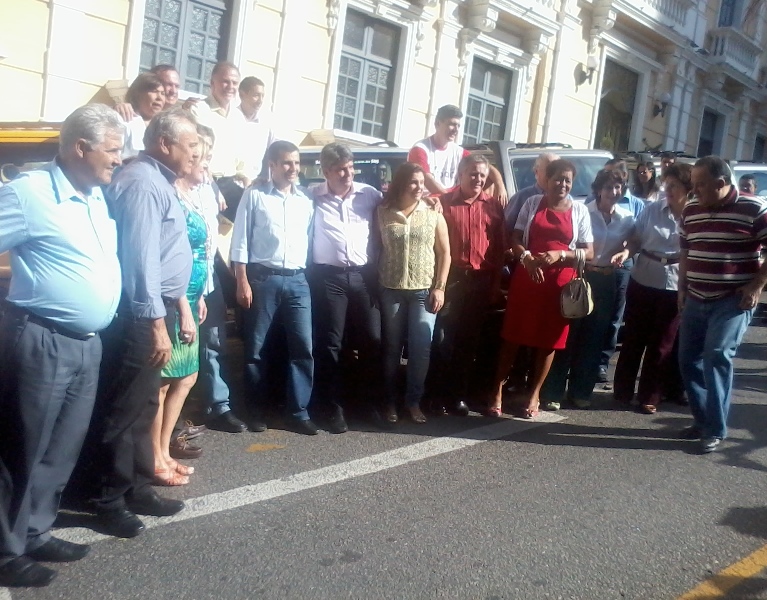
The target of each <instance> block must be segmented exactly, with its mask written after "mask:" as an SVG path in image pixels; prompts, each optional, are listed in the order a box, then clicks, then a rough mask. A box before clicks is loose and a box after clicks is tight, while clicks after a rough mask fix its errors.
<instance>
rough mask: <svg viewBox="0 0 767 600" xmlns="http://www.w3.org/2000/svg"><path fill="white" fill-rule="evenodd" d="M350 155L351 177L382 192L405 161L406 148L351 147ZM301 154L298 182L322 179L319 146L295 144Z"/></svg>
mask: <svg viewBox="0 0 767 600" xmlns="http://www.w3.org/2000/svg"><path fill="white" fill-rule="evenodd" d="M350 149H351V151H352V153H353V154H354V170H355V174H354V180H355V181H358V182H360V183H367V184H368V185H372V186H373V187H374V188H376V189H377V190H380V191H382V192H386V190H387V189H388V188H389V184H390V183H391V178H392V176H393V175H394V172H395V171H396V170H397V167H399V166H400V165H401V164H402V163H403V162H405V161H406V160H407V154H408V149H407V148H397V147H389V146H359V147H355V146H351V145H350ZM299 150H300V153H301V173H300V174H299V179H300V180H301V185H305V186H311V185H314V184H317V183H322V182H323V181H325V177H324V176H323V175H322V167H321V166H320V151H321V150H322V146H302V147H299Z"/></svg>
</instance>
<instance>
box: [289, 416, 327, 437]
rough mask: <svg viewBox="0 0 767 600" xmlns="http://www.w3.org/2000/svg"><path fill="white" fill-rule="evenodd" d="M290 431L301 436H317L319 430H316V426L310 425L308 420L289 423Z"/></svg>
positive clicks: (310, 422)
mask: <svg viewBox="0 0 767 600" xmlns="http://www.w3.org/2000/svg"><path fill="white" fill-rule="evenodd" d="M291 429H292V430H293V431H295V432H296V433H301V434H303V435H317V434H318V433H319V432H320V431H319V429H317V426H316V425H315V424H314V423H312V421H311V420H310V419H306V420H299V419H293V421H292V423H291Z"/></svg>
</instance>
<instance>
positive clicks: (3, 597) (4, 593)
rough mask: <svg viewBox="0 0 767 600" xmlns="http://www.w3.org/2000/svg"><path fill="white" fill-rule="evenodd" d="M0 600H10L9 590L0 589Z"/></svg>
mask: <svg viewBox="0 0 767 600" xmlns="http://www.w3.org/2000/svg"><path fill="white" fill-rule="evenodd" d="M0 600H11V590H9V589H8V588H0Z"/></svg>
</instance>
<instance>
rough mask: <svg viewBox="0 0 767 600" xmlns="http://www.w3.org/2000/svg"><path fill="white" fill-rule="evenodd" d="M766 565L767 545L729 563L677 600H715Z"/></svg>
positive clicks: (760, 570) (759, 571)
mask: <svg viewBox="0 0 767 600" xmlns="http://www.w3.org/2000/svg"><path fill="white" fill-rule="evenodd" d="M765 567H767V546H762V547H761V548H759V549H758V550H756V551H754V552H752V553H751V554H749V555H748V556H747V557H746V558H744V559H742V560H739V561H738V562H736V563H733V564H731V565H730V566H729V567H727V568H726V569H724V570H722V571H719V573H717V574H716V575H714V576H713V577H710V578H709V579H706V581H704V582H703V583H701V584H700V585H699V586H697V587H695V588H693V589H691V590H690V591H689V592H687V593H686V594H683V595H681V596H679V598H677V600H715V599H716V598H724V597H725V596H726V594H727V592H729V591H730V590H731V589H732V588H734V587H736V586H738V585H740V584H741V583H744V582H745V581H746V580H747V579H750V578H751V577H753V576H754V575H757V574H758V573H761V572H762V571H763V570H764V569H765Z"/></svg>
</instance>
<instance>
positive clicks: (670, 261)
mask: <svg viewBox="0 0 767 600" xmlns="http://www.w3.org/2000/svg"><path fill="white" fill-rule="evenodd" d="M640 254H641V255H642V256H646V257H647V258H649V259H650V260H654V261H655V262H659V263H660V264H662V265H675V264H677V263H679V257H678V256H658V255H657V254H653V253H652V252H649V251H647V250H642V251H641V252H640Z"/></svg>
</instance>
